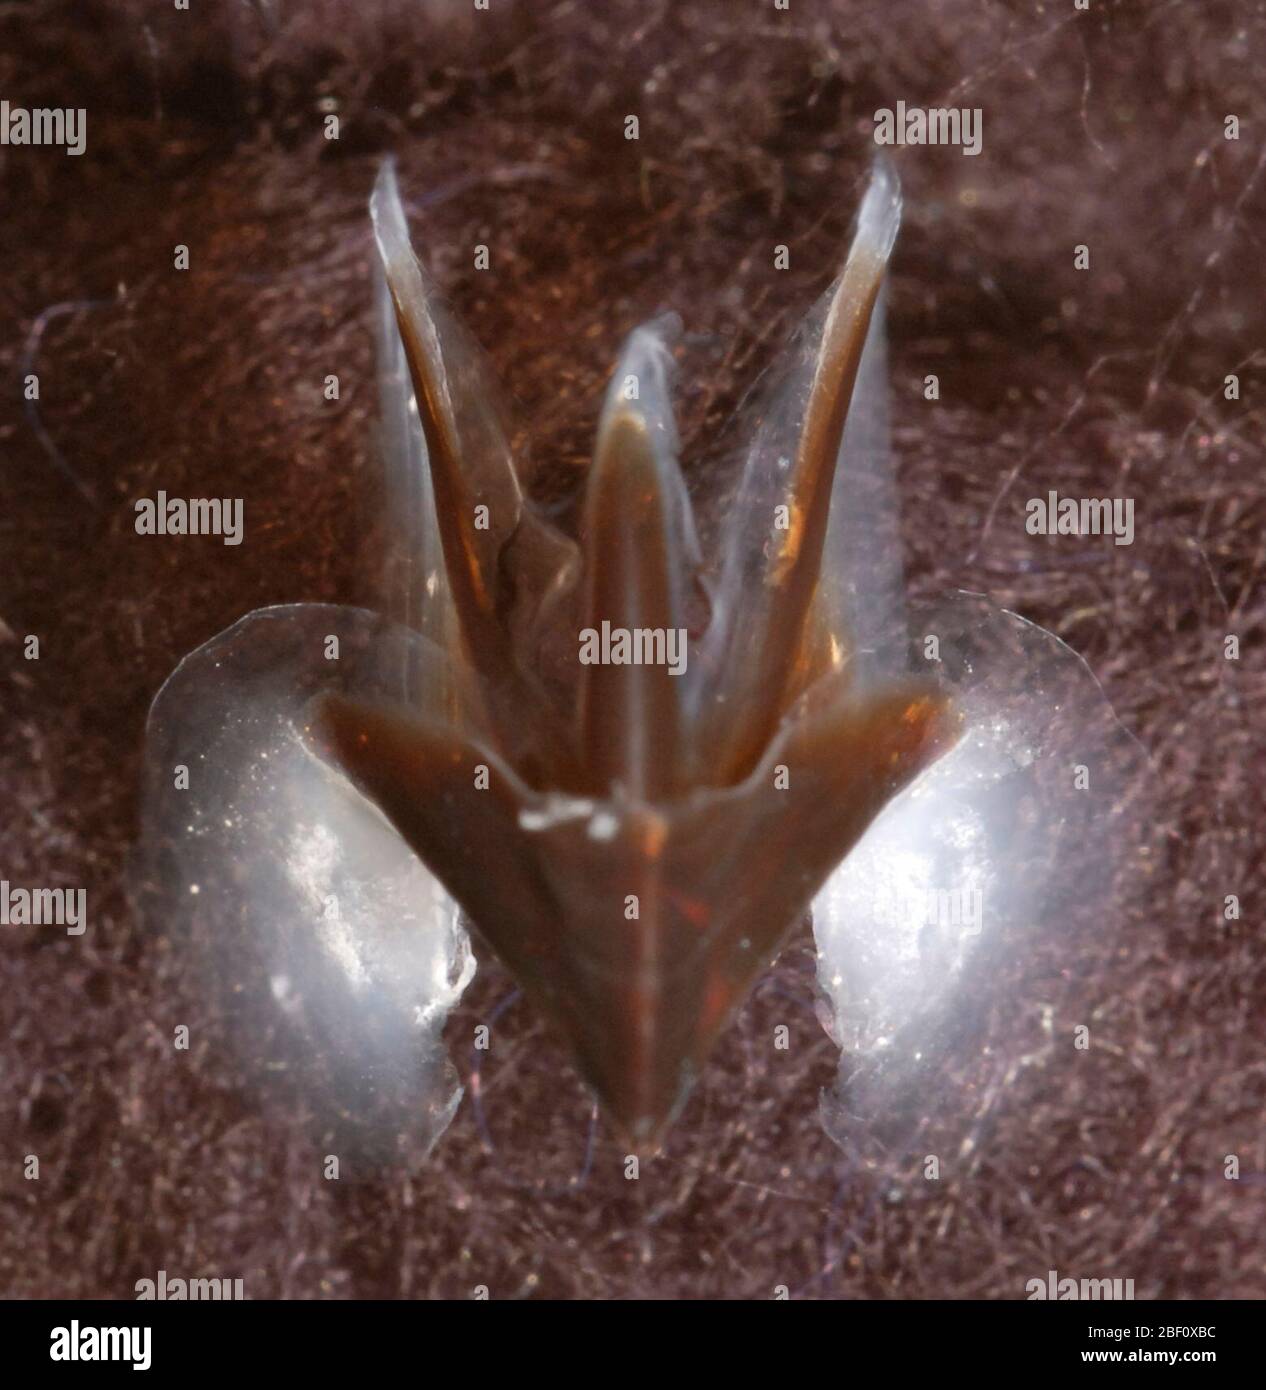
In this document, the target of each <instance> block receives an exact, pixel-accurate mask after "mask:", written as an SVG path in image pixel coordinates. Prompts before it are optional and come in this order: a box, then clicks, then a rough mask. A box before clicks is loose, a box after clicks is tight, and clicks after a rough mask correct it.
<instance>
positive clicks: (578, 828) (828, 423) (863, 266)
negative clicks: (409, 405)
mask: <svg viewBox="0 0 1266 1390" xmlns="http://www.w3.org/2000/svg"><path fill="white" fill-rule="evenodd" d="M899 210H900V203H899V196H898V193H897V189H896V185H895V180H894V179H893V176H892V175H891V174H890V173H888V172H887V171H885V170H882V169H880V170H877V171H876V174H875V176H874V177H873V178H872V182H871V186H870V189H869V191H868V192H867V194H866V198H865V200H864V202H863V205H862V210H861V213H860V215H859V224H858V230H857V233H856V237H855V240H854V244H853V247H852V249H851V251H850V254H849V257H848V260H847V263H846V265H845V268H844V271H843V273H842V275H841V277H840V279H839V281H838V283H837V284H836V286H835V287H834V290H833V291H832V295H831V297H830V301H829V308H828V310H827V313H826V317H825V321H824V323H823V325H822V329H821V333H820V337H819V338H818V339H817V341H816V342H815V343H813V344H811V345H810V351H811V352H812V354H813V356H812V362H811V364H810V370H809V372H808V374H807V376H805V377H804V383H805V385H806V389H805V390H804V393H803V399H802V400H801V401H799V402H798V403H797V413H796V423H797V425H798V432H797V437H796V439H795V441H794V445H793V453H792V456H791V457H790V458H787V457H780V458H772V457H765V456H764V455H763V454H762V451H761V450H760V449H758V448H754V449H753V451H752V453H751V455H750V456H749V460H748V464H747V471H746V473H745V475H744V477H743V478H742V479H741V480H740V486H739V489H738V493H737V496H736V498H735V500H734V502H733V504H732V505H731V506H730V507H729V508H728V509H727V524H726V525H725V526H724V527H723V528H722V529H721V532H720V537H719V540H718V542H717V547H716V553H715V554H714V555H711V556H708V557H706V558H705V557H701V556H700V554H699V549H698V545H697V542H696V539H695V534H694V524H693V520H692V515H691V507H690V502H689V499H688V497H687V493H686V490H685V487H684V485H683V482H682V477H681V473H680V470H679V467H678V463H677V458H676V441H675V436H674V431H673V425H672V416H671V411H670V408H669V404H668V388H667V381H668V369H669V366H670V362H671V359H670V356H669V352H668V349H667V347H666V346H665V342H664V337H665V332H666V330H667V328H668V326H669V325H668V324H667V323H666V322H664V321H661V322H660V323H659V324H655V325H651V326H649V327H646V328H642V329H639V330H637V331H636V332H635V333H634V334H633V335H632V337H631V338H630V339H629V341H628V343H627V344H626V346H625V348H624V350H623V355H622V358H621V361H620V363H619V365H618V367H617V370H616V373H615V376H614V378H613V381H612V384H611V388H610V391H609V393H608V397H607V401H606V404H605V407H604V410H603V413H602V418H601V421H600V423H599V427H598V438H597V445H596V448H595V453H594V461H593V465H592V468H591V471H590V474H589V479H588V485H587V495H586V506H585V511H584V525H583V531H582V545H581V546H580V547H579V548H578V547H577V546H576V545H575V544H574V543H573V542H572V541H570V540H569V539H568V538H566V537H565V536H563V535H562V534H561V533H559V532H557V531H556V530H555V529H554V528H552V527H551V526H550V525H549V524H548V523H547V522H545V521H544V520H543V518H542V517H541V516H540V515H539V514H538V513H537V512H536V511H535V510H534V509H533V507H532V505H531V503H530V501H529V500H528V499H527V497H526V496H525V495H524V491H523V488H522V486H521V485H520V482H519V479H518V477H517V475H516V472H515V468H514V465H513V461H512V459H511V457H510V453H509V449H508V447H507V445H506V443H505V439H504V435H503V434H502V433H501V431H500V429H499V427H498V425H497V423H496V416H495V414H494V412H493V411H492V409H491V407H490V404H489V401H488V398H487V386H486V383H485V382H484V381H483V380H482V378H480V377H479V376H478V375H477V368H476V366H475V358H474V355H473V354H472V353H471V351H470V350H469V349H468V348H467V347H466V346H464V344H463V342H462V339H461V336H460V334H459V332H458V330H456V329H455V328H454V327H453V326H452V325H450V324H448V323H447V322H446V321H444V319H443V317H442V311H441V310H440V308H439V307H438V305H437V303H436V301H435V297H434V295H433V294H432V293H431V292H430V291H429V289H428V286H427V284H426V282H425V280H424V277H423V274H422V271H421V268H420V266H419V265H418V262H417V260H416V259H415V257H414V255H413V251H412V248H411V245H410V243H409V238H408V231H407V227H406V224H405V219H404V214H403V210H402V208H401V205H400V201H399V195H398V192H397V189H396V182H395V177H394V174H393V172H392V170H391V168H390V166H387V167H386V168H384V171H383V173H382V175H381V176H380V178H379V182H378V186H377V188H376V190H375V193H374V200H373V215H374V223H375V229H376V233H377V238H378V245H379V250H380V253H381V257H382V265H383V272H384V278H385V284H386V286H387V287H388V289H389V292H390V296H391V301H392V303H393V304H394V315H395V322H396V324H397V325H398V331H399V337H400V340H401V341H402V343H403V347H404V355H405V359H406V360H407V363H408V372H409V376H410V377H411V379H412V386H413V391H414V394H415V396H416V400H417V407H418V417H419V421H415V424H417V423H419V422H420V427H421V430H422V432H423V433H424V435H425V442H426V449H425V460H426V468H425V472H426V474H427V476H425V477H423V478H422V479H421V480H420V486H421V487H422V489H423V500H424V508H423V511H424V520H425V521H427V522H428V524H429V528H430V529H429V532H428V528H427V526H423V527H422V529H421V534H422V536H423V543H424V542H425V537H426V535H427V534H431V535H432V537H433V538H434V537H438V542H439V548H440V549H441V550H442V560H441V556H440V555H438V554H432V555H429V556H427V557H426V561H427V562H428V563H429V564H430V569H429V570H428V569H427V564H426V563H424V564H423V565H422V566H421V570H422V572H423V574H424V586H425V591H424V593H422V594H421V598H420V600H419V598H418V595H414V596H413V597H412V598H411V599H410V602H409V603H408V604H407V605H406V607H407V608H408V618H409V621H410V622H411V623H412V625H414V626H416V627H418V628H419V630H421V631H422V632H423V633H424V634H426V635H427V636H429V637H431V638H432V639H433V641H434V642H435V648H434V652H435V660H434V665H433V669H432V670H430V671H428V672H424V673H422V674H421V676H420V677H419V678H418V679H417V680H416V681H415V682H414V687H413V690H414V693H413V694H411V696H410V698H409V700H408V701H407V702H404V703H401V704H400V705H398V706H393V707H388V706H384V705H381V704H374V705H369V704H365V703H361V702H357V701H354V700H350V699H347V698H345V697H341V696H340V697H328V698H326V699H324V700H323V701H321V702H320V704H319V705H318V707H317V709H316V711H315V713H314V717H313V727H312V731H311V732H312V738H313V740H314V742H315V743H316V745H317V746H318V747H320V748H321V749H322V751H323V752H324V753H325V755H326V756H328V757H330V758H331V759H332V760H334V761H336V762H337V763H338V764H339V765H340V766H341V767H342V768H343V769H344V770H345V772H346V773H347V775H348V776H349V777H351V778H352V780H353V781H354V782H355V783H356V784H357V785H358V786H359V787H360V789H361V790H362V791H363V793H364V794H365V795H366V796H367V797H369V798H370V799H372V800H373V801H374V802H375V803H376V804H377V805H378V806H379V808H380V809H381V810H382V811H383V813H384V814H385V815H386V816H387V817H388V818H389V819H390V821H391V822H392V824H393V825H394V826H395V827H396V829H397V830H398V831H399V833H400V834H401V835H402V836H403V837H404V838H405V839H406V840H407V841H408V843H409V844H410V845H411V846H412V847H413V849H414V850H415V852H416V853H417V854H418V855H419V856H420V857H421V859H422V860H423V861H424V862H425V863H426V865H427V867H428V868H429V869H430V870H431V871H432V873H434V874H435V875H436V877H437V878H438V879H439V880H440V881H441V882H442V883H443V884H444V885H445V887H446V888H447V890H448V891H449V892H450V893H451V894H452V896H453V897H454V899H455V900H456V901H457V902H458V903H459V904H460V905H461V907H462V908H463V909H464V911H465V912H466V913H467V915H468V916H469V918H470V919H471V921H472V923H473V924H474V927H475V928H476V930H477V932H478V934H479V936H481V937H482V938H483V939H484V940H485V941H486V942H487V943H488V944H489V945H490V946H491V948H492V949H493V950H494V951H495V952H496V953H497V955H498V956H499V957H500V959H501V960H502V962H503V963H504V964H505V965H506V967H507V968H508V969H509V970H510V971H511V972H512V973H513V974H514V976H515V977H516V978H517V979H518V980H519V981H520V982H521V983H522V985H523V987H524V989H525V990H526V991H527V993H528V994H529V996H530V997H531V998H533V999H534V1000H535V1001H536V1002H537V1003H538V1004H539V1005H540V1006H541V1007H543V1008H544V1009H545V1011H546V1012H547V1013H548V1014H549V1015H550V1017H552V1018H553V1019H554V1021H555V1022H556V1024H557V1025H558V1026H559V1027H560V1028H561V1029H562V1030H563V1032H564V1033H565V1035H566V1037H567V1039H568V1041H569V1043H570V1044H571V1047H572V1049H573V1051H574V1054H575V1057H576V1060H577V1062H578V1064H579V1066H580V1068H581V1070H582V1071H583V1073H584V1075H585V1076H586V1078H587V1079H588V1080H589V1082H590V1083H591V1084H592V1085H593V1087H594V1088H595V1090H596V1091H597V1093H598V1095H599V1096H600V1098H601V1100H602V1102H603V1104H604V1105H605V1107H606V1110H607V1112H608V1113H609V1114H610V1116H611V1117H612V1118H613V1119H614V1120H615V1122H616V1123H617V1124H618V1126H619V1127H620V1129H621V1131H622V1132H623V1134H624V1135H625V1136H626V1138H627V1140H628V1142H629V1143H630V1144H632V1145H633V1146H635V1147H636V1148H639V1149H642V1150H646V1149H649V1148H652V1147H654V1145H655V1144H656V1142H657V1140H658V1138H659V1136H660V1135H661V1134H662V1132H663V1129H664V1127H665V1126H666V1124H667V1123H668V1121H669V1120H670V1119H671V1117H672V1115H673V1114H674V1113H675V1111H676V1110H677V1108H678V1107H679V1106H680V1104H681V1102H682V1100H683V1099H684V1097H685V1095H686V1092H687V1090H688V1088H689V1086H690V1084H691V1082H692V1080H693V1078H694V1077H695V1076H696V1075H697V1074H698V1072H699V1071H700V1070H701V1068H702V1066H703V1064H704V1061H705V1059H706V1057H707V1054H708V1051H709V1049H710V1047H711V1046H712V1043H713V1042H714V1040H715V1039H716V1037H717V1035H718V1033H719V1032H720V1031H721V1029H722V1028H723V1027H724V1025H725V1023H726V1021H727V1019H728V1018H729V1017H730V1016H731V1015H732V1013H733V1012H734V1010H735V1009H736V1008H737V1006H738V1005H739V1004H740V1003H741V1001H742V1000H743V998H744V997H745V995H746V994H747V992H748V990H749V989H750V987H751V985H752V983H753V982H754V980H755V978H756V976H757V975H758V973H759V972H760V971H761V970H762V968H763V967H764V966H765V965H766V964H767V963H768V962H769V961H770V959H771V958H772V956H773V955H774V953H775V952H776V951H777V949H778V947H779V945H780V943H781V942H782V940H783V938H784V936H785V935H786V933H787V932H788V931H789V930H790V929H791V928H792V927H793V926H794V925H795V924H796V923H797V922H798V921H800V920H801V919H802V917H803V914H804V913H805V911H806V910H807V908H808V906H809V904H810V901H811V899H812V897H813V895H814V893H815V892H816V891H817V890H818V889H819V888H820V887H821V885H822V883H823V882H824V880H825V879H826V877H827V876H828V875H829V874H830V872H831V870H832V869H833V868H834V867H835V866H836V865H837V864H838V863H839V861H840V860H841V859H842V858H843V857H844V855H846V854H847V853H848V851H849V850H850V848H851V847H852V846H853V845H854V844H855V843H856V841H857V840H858V839H859V838H860V837H861V835H862V834H863V832H864V831H865V830H866V828H867V826H868V825H869V824H870V822H871V821H872V820H873V818H874V817H875V815H876V814H877V813H878V812H879V811H880V810H881V809H882V807H883V806H884V805H885V803H886V802H887V801H888V800H889V799H890V798H891V797H892V796H893V795H894V794H895V793H896V792H897V791H898V790H899V789H900V788H901V787H903V786H904V785H905V784H906V783H907V782H908V781H909V780H910V779H911V778H912V777H913V776H914V775H915V774H916V773H918V772H919V771H920V770H921V769H922V768H924V767H925V766H927V765H928V763H930V762H931V761H932V760H933V759H934V758H935V757H937V756H938V755H939V754H940V753H942V752H943V751H945V750H946V749H947V748H948V747H949V746H950V745H951V744H952V743H953V741H954V739H955V738H956V736H957V723H956V720H955V719H954V718H953V717H952V715H951V714H950V712H949V711H948V710H947V708H946V706H945V703H944V701H943V700H942V698H941V697H940V696H939V695H938V694H936V693H935V692H934V691H933V690H932V689H931V688H930V687H928V686H924V685H915V684H903V685H895V686H894V685H889V686H886V687H882V688H878V689H876V688H874V687H873V686H871V685H863V683H862V682H860V681H858V680H856V679H855V678H854V671H853V665H852V663H851V662H850V660H849V638H848V631H847V624H846V615H845V614H844V613H843V612H842V611H841V609H842V607H843V606H844V605H841V603H840V602H839V593H838V587H837V586H836V587H833V585H832V582H831V578H832V577H831V575H830V574H829V573H827V571H826V569H825V568H824V564H823V551H824V540H825V538H826V535H827V526H828V519H829V511H830V501H831V496H832V487H833V482H834V478H835V471H836V459H837V457H838V455H839V452H840V443H841V437H842V434H843V430H844V424H845V418H846V415H847V412H848V407H849V401H850V397H851V394H852V391H853V384H854V381H855V378H856V376H857V371H858V365H859V361H860V358H861V353H862V348H863V345H864V343H865V340H866V334H867V329H868V326H869V324H870V320H871V313H872V309H873V307H874V304H875V300H876V296H877V294H878V292H879V288H880V285H881V282H882V278H883V274H884V269H885V265H886V262H887V257H888V253H889V250H890V248H891V245H892V240H893V237H894V236H895V232H896V225H897V221H898V219H899ZM397 346H398V345H397ZM766 452H767V451H766ZM419 455H420V451H419ZM414 481H415V482H418V480H414ZM432 546H433V547H434V539H433V540H432ZM700 595H706V601H705V602H703V603H702V605H701V604H700V601H699V596H700ZM428 605H429V606H428ZM701 606H702V608H703V611H704V612H705V613H706V614H707V617H706V620H705V621H704V622H703V624H702V626H700V625H699V623H698V619H697V614H698V612H699V610H700V608H701ZM604 624H605V625H607V626H606V627H605V628H604ZM604 632H606V633H619V632H628V633H630V634H633V633H639V634H641V633H647V634H652V635H651V636H650V637H647V638H646V639H645V641H646V648H645V650H644V651H643V652H642V653H641V655H643V656H645V657H649V658H650V659H649V660H645V661H643V662H641V663H640V664H616V663H615V662H613V661H601V660H600V661H598V662H597V663H596V664H588V663H586V662H584V661H582V659H581V654H582V651H583V650H584V646H585V641H586V640H587V641H588V644H589V650H590V652H591V654H592V653H593V652H595V651H596V652H597V653H598V654H599V655H607V656H611V655H619V654H620V653H619V652H618V650H616V651H612V650H611V649H610V642H608V643H607V646H606V649H605V650H604V649H603V644H602V641H601V639H600V637H599V635H600V634H603V633H604ZM586 633H587V634H589V635H588V637H587V639H586V638H585V637H584V636H582V634H586ZM673 635H676V640H679V641H682V643H683V644H682V645H681V646H679V647H674V646H673V645H672V643H673V641H674V637H673ZM673 656H675V657H676V660H675V661H670V657H673ZM683 657H684V659H683ZM683 668H684V669H683Z"/></svg>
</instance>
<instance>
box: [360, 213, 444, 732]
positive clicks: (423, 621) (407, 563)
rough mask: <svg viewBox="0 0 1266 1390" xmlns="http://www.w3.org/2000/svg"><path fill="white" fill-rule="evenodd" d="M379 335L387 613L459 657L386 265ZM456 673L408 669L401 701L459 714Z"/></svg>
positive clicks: (380, 274) (405, 651)
mask: <svg viewBox="0 0 1266 1390" xmlns="http://www.w3.org/2000/svg"><path fill="white" fill-rule="evenodd" d="M396 210H397V211H398V204H397V209H396ZM374 331H375V342H376V348H377V356H378V399H379V410H380V414H381V448H382V468H383V489H382V494H383V495H382V502H383V507H382V511H383V516H382V518H381V521H380V523H379V524H381V525H382V526H383V527H384V540H385V547H384V550H385V553H384V554H382V555H381V556H380V557H378V558H379V560H380V562H381V565H382V570H383V573H382V585H383V590H384V600H385V608H386V611H387V613H388V614H389V615H390V616H391V617H392V618H395V619H396V620H397V621H399V622H402V623H404V624H405V625H406V626H407V627H410V628H413V629H414V630H415V631H417V632H420V633H421V634H422V635H423V636H424V637H427V638H429V639H430V640H431V641H432V642H434V643H435V645H436V646H437V647H439V648H440V649H441V650H442V651H447V652H450V653H452V652H455V651H456V650H457V646H458V642H459V631H458V626H457V614H456V611H455V609H454V607H453V595H452V591H451V589H450V588H449V583H448V572H447V570H446V569H445V566H444V550H443V545H442V543H441V540H440V528H439V520H438V518H437V517H436V514H435V491H434V489H433V488H432V486H431V471H430V466H429V464H428V461H427V456H426V439H425V437H424V436H423V433H422V420H421V417H420V416H419V414H418V406H417V401H416V399H415V398H414V395H413V383H412V381H411V380H410V377H409V364H408V362H407V361H406V360H405V355H404V344H403V342H401V339H400V329H399V328H398V327H397V325H396V306H395V303H394V302H393V300H392V298H391V292H390V290H389V289H388V287H387V279H386V273H385V270H384V268H383V266H382V264H381V262H380V263H379V264H378V265H376V266H375V274H374ZM413 650H414V649H411V648H407V647H401V648H399V654H400V655H401V656H404V657H406V658H408V657H409V656H410V655H411V654H412V651H413ZM450 671H451V668H450V667H449V666H448V665H447V663H445V664H443V665H441V664H438V663H436V662H427V663H424V664H423V665H422V666H421V667H419V668H417V669H409V670H405V671H401V672H400V673H399V682H398V691H399V698H400V699H402V700H404V701H406V702H408V703H410V704H414V705H416V706H417V707H418V708H420V709H424V710H426V711H427V712H428V713H430V714H433V715H435V716H442V715H444V714H445V713H449V714H453V713H455V712H456V700H457V691H456V689H454V688H453V687H454V682H453V681H452V680H450V679H449V674H450ZM386 674H387V673H384V676H386Z"/></svg>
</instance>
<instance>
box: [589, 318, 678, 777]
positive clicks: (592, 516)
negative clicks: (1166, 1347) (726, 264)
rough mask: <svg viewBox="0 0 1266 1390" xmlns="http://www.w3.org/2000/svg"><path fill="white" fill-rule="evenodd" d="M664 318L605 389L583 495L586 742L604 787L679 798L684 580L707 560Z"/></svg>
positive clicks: (674, 325)
mask: <svg viewBox="0 0 1266 1390" xmlns="http://www.w3.org/2000/svg"><path fill="white" fill-rule="evenodd" d="M678 329H679V324H678V322H677V321H676V320H675V319H674V318H665V319H661V320H658V321H656V322H655V323H654V324H651V325H648V326H644V327H642V328H639V329H638V330H637V331H636V332H634V333H633V334H632V335H631V337H630V338H629V340H628V342H627V343H626V344H625V347H624V350H623V352H622V353H621V356H620V361H619V364H618V365H617V367H616V372H615V376H614V378H613V379H612V382H611V386H610V388H609V390H608V393H607V399H606V403H605V405H604V407H603V411H602V418H601V420H600V422H599V425H598V441H597V445H596V448H595V451H594V462H593V466H592V469H591V471H590V475H589V482H588V491H587V494H586V501H585V535H584V550H585V564H586V581H585V582H586V594H585V627H584V629H583V630H582V632H581V644H580V650H579V659H580V661H581V673H580V685H579V693H580V699H579V719H580V743H581V747H582V749H583V752H584V758H585V761H586V762H587V765H588V767H589V769H590V771H591V773H592V774H593V776H594V783H595V785H594V788H593V790H594V791H596V792H601V791H603V790H604V789H606V788H607V787H609V786H610V785H611V784H613V783H617V782H618V783H621V784H622V785H623V786H624V787H625V788H626V790H627V791H628V792H629V793H630V794H631V795H634V796H638V797H642V798H647V799H653V798H655V797H659V796H664V795H667V794H670V793H671V792H672V790H673V789H674V787H675V786H676V785H677V784H678V782H679V780H680V778H681V776H682V774H683V772H684V770H685V769H684V768H683V756H682V751H681V747H680V741H681V709H682V698H681V696H682V689H683V682H684V681H685V679H686V674H687V670H688V653H687V650H686V625H685V619H684V614H683V609H684V600H685V586H686V582H687V578H688V576H690V575H691V574H693V572H694V568H695V566H696V565H697V563H698V549H697V545H696V543H695V538H694V529H693V525H692V523H691V517H690V504H689V500H688V498H687V495H686V489H685V484H684V483H683V481H682V477H681V470H680V468H679V467H678V464H677V457H676V450H677V438H676V431H675V428H674V425H673V418H672V410H671V406H670V403H669V399H668V379H669V368H670V366H671V362H672V359H671V357H670V356H669V352H668V348H667V346H666V343H665V336H666V335H667V334H670V333H676V332H677V331H678Z"/></svg>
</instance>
